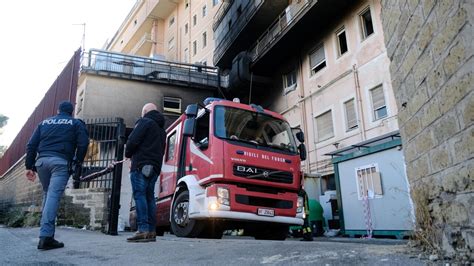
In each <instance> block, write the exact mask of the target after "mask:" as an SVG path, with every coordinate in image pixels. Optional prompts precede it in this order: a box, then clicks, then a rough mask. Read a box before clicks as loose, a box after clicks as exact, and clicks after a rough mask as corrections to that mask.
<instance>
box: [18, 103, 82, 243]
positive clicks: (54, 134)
mask: <svg viewBox="0 0 474 266" xmlns="http://www.w3.org/2000/svg"><path fill="white" fill-rule="evenodd" d="M73 109H74V108H73V106H72V104H71V103H70V102H62V103H61V104H59V108H58V115H56V116H53V117H50V118H47V119H45V120H43V121H42V122H41V123H40V124H39V125H38V127H37V128H36V130H35V132H34V133H33V135H32V136H31V138H30V141H29V142H28V144H27V146H26V161H25V166H26V177H27V178H28V180H30V181H34V180H35V179H36V172H37V173H38V175H39V179H40V182H41V185H42V186H43V210H42V215H41V229H40V235H39V238H40V241H39V243H38V249H43V250H48V249H55V248H62V247H64V244H63V243H61V242H58V241H57V240H55V239H54V231H55V226H54V224H55V220H56V213H57V211H58V206H59V200H60V199H61V196H62V194H63V192H64V189H65V188H66V184H67V181H68V179H69V174H70V173H69V167H68V166H69V165H71V163H72V160H73V158H76V163H77V164H79V165H80V164H82V162H83V160H84V157H85V155H86V152H87V146H88V145H89V137H88V134H87V129H86V127H85V125H84V124H83V123H82V122H80V121H79V120H77V119H74V118H73V117H72V112H73Z"/></svg>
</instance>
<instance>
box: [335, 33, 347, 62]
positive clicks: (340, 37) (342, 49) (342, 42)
mask: <svg viewBox="0 0 474 266" xmlns="http://www.w3.org/2000/svg"><path fill="white" fill-rule="evenodd" d="M336 39H337V51H338V56H341V55H343V54H345V53H346V52H347V50H348V49H347V38H346V30H345V29H344V27H342V29H340V30H338V31H337V32H336Z"/></svg>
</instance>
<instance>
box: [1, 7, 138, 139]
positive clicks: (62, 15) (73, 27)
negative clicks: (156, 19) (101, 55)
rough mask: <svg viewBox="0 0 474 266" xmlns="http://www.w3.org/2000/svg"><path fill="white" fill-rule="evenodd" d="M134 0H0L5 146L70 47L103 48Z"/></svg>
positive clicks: (66, 57)
mask: <svg viewBox="0 0 474 266" xmlns="http://www.w3.org/2000/svg"><path fill="white" fill-rule="evenodd" d="M136 1H137V0H42V1H38V0H21V1H0V36H1V39H0V114H3V115H6V116H7V117H9V120H8V124H7V125H6V126H5V127H4V128H2V129H1V130H2V132H1V133H2V134H0V145H9V144H10V143H11V142H12V141H13V139H14V138H15V136H16V135H17V134H18V132H19V131H20V129H21V128H22V126H23V125H24V124H25V122H26V120H27V119H28V117H29V116H30V115H31V113H32V112H33V110H34V109H35V107H36V106H37V105H38V104H39V102H40V101H41V99H42V98H43V96H44V95H45V93H46V92H47V90H48V89H49V88H50V86H51V85H52V84H53V82H54V81H55V80H56V78H57V76H59V74H60V73H61V70H62V69H63V68H64V67H65V65H66V64H67V62H68V61H69V59H70V58H71V57H72V56H73V54H74V51H76V50H77V49H79V47H81V46H82V43H83V35H84V34H83V33H84V27H83V26H82V25H77V24H83V23H86V27H85V42H84V43H85V49H86V50H88V49H91V48H103V46H104V44H105V43H106V41H107V40H110V39H112V37H113V36H114V34H115V32H116V31H117V30H118V29H119V27H120V25H121V24H122V22H123V21H124V20H125V18H126V16H127V15H128V13H129V12H130V10H131V9H132V7H133V5H134V4H135V3H136Z"/></svg>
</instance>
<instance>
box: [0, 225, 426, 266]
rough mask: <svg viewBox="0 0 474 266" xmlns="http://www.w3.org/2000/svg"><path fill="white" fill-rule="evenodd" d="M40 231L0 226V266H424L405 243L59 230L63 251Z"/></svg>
mask: <svg viewBox="0 0 474 266" xmlns="http://www.w3.org/2000/svg"><path fill="white" fill-rule="evenodd" d="M37 235H38V228H4V227H0V265H226V266H227V265H240V266H244V265H261V264H269V265H404V266H407V265H424V264H425V262H424V261H421V260H419V259H417V258H413V256H409V255H408V254H406V253H405V252H406V248H405V245H406V241H400V240H382V239H372V240H365V239H349V238H316V239H315V241H313V242H301V241H298V239H292V238H289V239H287V240H286V241H261V240H254V239H253V238H249V237H235V236H225V237H224V238H223V239H220V240H213V239H186V238H177V237H175V236H174V235H169V234H165V236H163V237H158V238H157V242H151V243H127V242H126V238H127V237H129V236H130V235H132V233H130V232H121V233H120V234H119V235H118V236H109V235H105V234H103V233H101V232H93V231H86V230H80V229H72V228H58V229H57V230H56V238H57V239H58V240H60V241H62V242H64V243H65V247H64V248H61V249H56V250H49V251H41V250H37V249H36V245H37V243H38V238H37Z"/></svg>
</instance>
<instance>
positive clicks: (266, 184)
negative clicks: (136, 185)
mask: <svg viewBox="0 0 474 266" xmlns="http://www.w3.org/2000/svg"><path fill="white" fill-rule="evenodd" d="M166 132H167V143H166V152H165V155H164V158H163V166H162V169H161V175H160V177H159V179H158V181H157V185H156V191H155V193H156V195H157V234H158V235H162V234H163V232H164V231H166V230H169V229H171V231H172V232H173V233H174V234H175V235H176V236H179V237H206V238H221V237H222V234H223V231H224V230H227V229H236V228H239V229H244V232H245V234H247V235H251V236H254V237H255V238H256V239H274V240H284V239H285V238H286V236H287V233H288V226H289V225H301V224H303V213H304V212H303V198H301V197H299V196H298V191H299V189H300V188H301V178H302V177H301V171H300V162H301V160H304V159H305V158H306V148H305V146H304V144H303V142H304V135H303V133H302V132H301V131H299V132H297V133H296V134H295V135H296V138H297V139H298V141H299V142H300V143H301V144H299V145H297V144H296V141H295V138H294V136H293V130H292V128H290V126H289V124H288V123H287V122H286V121H285V119H284V118H283V116H281V115H280V114H278V113H275V112H271V111H268V110H264V109H263V108H262V107H261V106H258V105H254V104H251V105H246V104H241V103H239V102H238V101H228V100H223V99H217V98H208V99H206V100H205V101H204V105H203V106H200V105H198V104H192V105H189V106H188V107H187V108H186V112H185V114H183V115H181V117H179V118H178V119H177V120H176V121H175V122H174V123H173V124H172V125H171V126H170V127H169V128H168V129H167V131H166Z"/></svg>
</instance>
